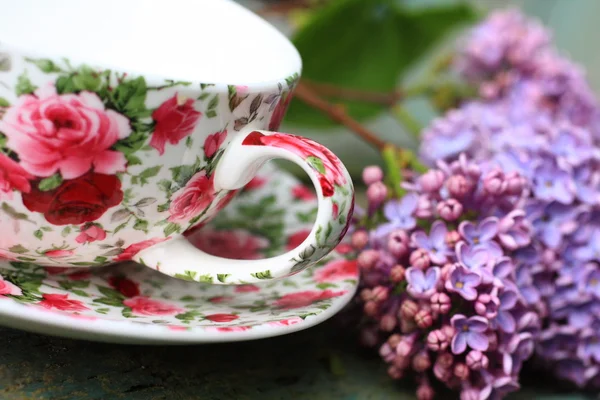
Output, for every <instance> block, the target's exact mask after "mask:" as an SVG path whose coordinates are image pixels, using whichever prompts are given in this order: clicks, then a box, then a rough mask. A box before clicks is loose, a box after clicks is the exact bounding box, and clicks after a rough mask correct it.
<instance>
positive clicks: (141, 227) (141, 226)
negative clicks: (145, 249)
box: [133, 219, 148, 233]
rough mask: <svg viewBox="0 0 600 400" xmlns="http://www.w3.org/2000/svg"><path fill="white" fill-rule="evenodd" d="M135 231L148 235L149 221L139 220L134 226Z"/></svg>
mask: <svg viewBox="0 0 600 400" xmlns="http://www.w3.org/2000/svg"><path fill="white" fill-rule="evenodd" d="M133 229H135V230H136V231H143V232H146V233H148V221H146V220H143V219H138V220H137V221H135V224H133Z"/></svg>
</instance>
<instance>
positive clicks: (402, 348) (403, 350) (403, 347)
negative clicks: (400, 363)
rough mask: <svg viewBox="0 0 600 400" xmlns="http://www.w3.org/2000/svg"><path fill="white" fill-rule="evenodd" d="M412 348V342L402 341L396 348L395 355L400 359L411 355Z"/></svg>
mask: <svg viewBox="0 0 600 400" xmlns="http://www.w3.org/2000/svg"><path fill="white" fill-rule="evenodd" d="M413 348H414V342H413V341H412V340H408V339H406V338H405V339H403V340H402V341H401V342H400V343H398V346H396V354H397V355H399V356H402V357H408V356H409V355H410V353H412V351H413Z"/></svg>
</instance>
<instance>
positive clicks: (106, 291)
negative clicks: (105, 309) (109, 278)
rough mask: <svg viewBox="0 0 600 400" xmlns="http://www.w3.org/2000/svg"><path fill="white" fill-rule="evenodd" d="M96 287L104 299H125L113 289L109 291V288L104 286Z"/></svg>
mask: <svg viewBox="0 0 600 400" xmlns="http://www.w3.org/2000/svg"><path fill="white" fill-rule="evenodd" d="M97 286H98V290H99V291H100V293H102V294H103V295H104V296H105V297H109V298H113V299H121V301H122V300H123V299H125V297H124V296H123V295H122V294H121V293H120V292H118V291H116V290H115V289H111V288H109V287H106V286H100V285H97Z"/></svg>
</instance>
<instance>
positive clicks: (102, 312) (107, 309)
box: [96, 308, 110, 314]
mask: <svg viewBox="0 0 600 400" xmlns="http://www.w3.org/2000/svg"><path fill="white" fill-rule="evenodd" d="M109 311H110V308H96V312H97V313H100V314H106V313H108V312H109Z"/></svg>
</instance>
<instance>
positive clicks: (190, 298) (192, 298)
mask: <svg viewBox="0 0 600 400" xmlns="http://www.w3.org/2000/svg"><path fill="white" fill-rule="evenodd" d="M179 300H180V301H194V300H196V298H195V297H194V296H190V295H189V294H188V295H185V296H183V297H182V298H180V299H179Z"/></svg>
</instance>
